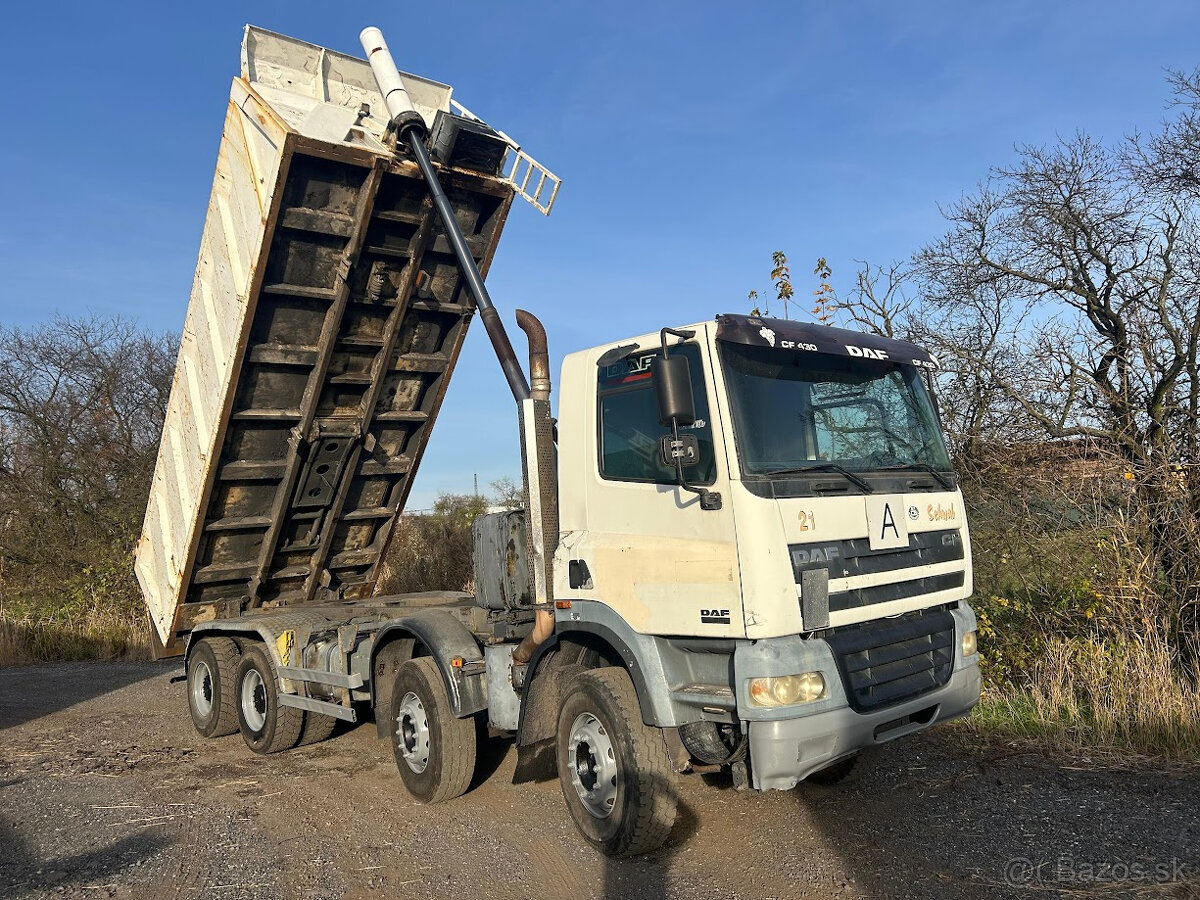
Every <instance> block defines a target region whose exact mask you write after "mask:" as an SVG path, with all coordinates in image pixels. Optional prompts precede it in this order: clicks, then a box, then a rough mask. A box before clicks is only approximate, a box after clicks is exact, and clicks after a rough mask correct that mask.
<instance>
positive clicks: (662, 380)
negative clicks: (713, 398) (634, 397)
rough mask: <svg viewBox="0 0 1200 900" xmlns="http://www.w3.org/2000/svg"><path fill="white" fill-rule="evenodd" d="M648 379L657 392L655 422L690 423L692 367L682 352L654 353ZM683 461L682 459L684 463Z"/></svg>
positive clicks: (693, 405)
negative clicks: (672, 354)
mask: <svg viewBox="0 0 1200 900" xmlns="http://www.w3.org/2000/svg"><path fill="white" fill-rule="evenodd" d="M650 379H651V380H652V381H653V382H654V392H655V394H656V395H657V396H658V424H660V425H670V424H671V422H672V420H674V422H675V424H676V425H683V426H686V425H691V424H692V423H694V422H695V421H696V398H695V397H694V396H693V395H692V370H691V369H690V368H689V367H688V361H687V357H685V356H669V357H662V356H656V357H655V358H654V359H652V360H651V361H650ZM685 465H686V463H685Z"/></svg>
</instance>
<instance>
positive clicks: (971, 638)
mask: <svg viewBox="0 0 1200 900" xmlns="http://www.w3.org/2000/svg"><path fill="white" fill-rule="evenodd" d="M977 649H979V638H978V637H977V636H976V633H975V632H974V631H968V632H967V633H966V634H964V635H963V640H962V651H963V656H970V655H971V654H973V653H974V652H975V651H976V650H977Z"/></svg>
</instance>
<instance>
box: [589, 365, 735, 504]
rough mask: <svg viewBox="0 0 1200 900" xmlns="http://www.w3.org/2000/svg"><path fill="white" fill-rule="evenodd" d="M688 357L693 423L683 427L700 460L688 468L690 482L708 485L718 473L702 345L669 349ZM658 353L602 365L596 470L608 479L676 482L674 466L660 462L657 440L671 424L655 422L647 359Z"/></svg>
mask: <svg viewBox="0 0 1200 900" xmlns="http://www.w3.org/2000/svg"><path fill="white" fill-rule="evenodd" d="M677 353H678V354H682V355H683V356H685V357H687V361H688V367H689V368H690V369H691V373H692V392H693V393H694V394H695V397H696V422H695V424H694V425H690V426H687V427H686V428H681V429H680V431H681V432H690V433H692V434H694V435H696V440H697V443H698V444H699V445H700V464H699V465H698V466H695V467H694V468H690V469H687V470H686V471H685V475H686V477H687V480H688V482H689V483H691V484H712V483H713V481H714V480H715V478H716V457H715V454H714V453H713V439H712V425H711V423H710V422H709V418H708V392H707V390H706V388H705V386H704V369H703V366H702V364H701V361H700V350H699V348H697V347H696V345H695V344H684V345H682V346H680V347H678V348H675V347H672V348H671V355H672V356H674V355H675V354H677ZM660 355H661V353H660V352H655V353H647V354H643V355H637V356H631V357H629V358H628V359H624V360H622V361H621V362H619V363H617V364H616V365H613V366H608V367H607V368H603V369H601V370H600V372H599V375H598V378H599V382H598V387H599V390H598V392H597V393H598V406H599V410H598V415H599V429H600V435H599V436H600V441H599V444H600V475H601V477H603V478H606V479H608V480H610V481H646V482H654V483H656V484H674V483H675V470H674V469H673V468H670V467H668V466H665V465H663V463H662V460H661V459H660V458H659V451H658V441H659V438H661V437H662V436H663V435H665V434H669V433H670V430H671V429H670V428H668V427H666V426H664V425H659V424H658V403H657V401H656V399H655V396H654V385H652V384H651V383H650V360H652V359H654V358H655V357H656V356H660Z"/></svg>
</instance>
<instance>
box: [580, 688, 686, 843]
mask: <svg viewBox="0 0 1200 900" xmlns="http://www.w3.org/2000/svg"><path fill="white" fill-rule="evenodd" d="M557 756H558V779H559V783H560V785H561V786H562V792H563V797H564V798H565V799H566V801H567V809H568V810H570V813H571V818H572V819H573V820H574V822H575V826H576V827H577V828H578V829H579V832H580V833H581V834H582V835H583V837H584V839H586V840H587V842H588V843H589V844H591V845H592V846H593V847H595V848H596V849H597V850H600V851H601V852H603V853H605V854H607V855H609V856H635V855H637V854H639V853H648V852H650V851H651V850H657V849H658V848H659V847H661V846H662V844H663V842H664V841H666V839H667V837H668V836H669V835H670V833H671V826H672V825H673V824H674V823H675V804H676V794H675V773H674V770H673V768H672V766H671V756H670V753H669V752H668V750H667V745H666V742H665V741H664V740H663V736H662V732H661V731H660V730H659V729H657V728H654V727H652V726H649V725H646V724H644V723H643V722H642V715H641V709H640V707H639V705H638V699H637V692H636V691H635V690H634V687H633V682H632V681H631V680H630V678H629V674H628V673H627V672H626V671H625V670H624V669H620V668H615V667H614V668H606V669H593V670H591V671H588V672H584V673H582V674H580V675H577V676H576V677H575V678H574V679H573V680H572V681H571V683H570V684H568V685H567V686H566V689H565V691H564V694H563V700H562V705H561V707H560V709H559V714H558V738H557Z"/></svg>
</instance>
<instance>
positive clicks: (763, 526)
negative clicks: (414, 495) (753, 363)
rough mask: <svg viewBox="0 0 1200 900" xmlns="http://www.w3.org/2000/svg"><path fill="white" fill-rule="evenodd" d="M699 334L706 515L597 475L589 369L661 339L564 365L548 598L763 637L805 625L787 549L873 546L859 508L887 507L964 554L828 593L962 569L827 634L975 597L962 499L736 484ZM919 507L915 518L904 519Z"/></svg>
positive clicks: (660, 493)
mask: <svg viewBox="0 0 1200 900" xmlns="http://www.w3.org/2000/svg"><path fill="white" fill-rule="evenodd" d="M687 330H692V331H695V333H696V337H695V341H696V342H697V343H698V344H699V345H700V346H701V349H702V355H703V360H704V380H705V383H706V387H707V391H708V397H707V399H708V408H709V412H710V417H711V419H712V424H713V429H712V431H713V442H714V451H715V455H716V460H717V466H716V469H717V471H716V481H715V483H713V484H712V485H709V486H708V487H709V488H710V490H712V491H715V492H718V493H720V494H721V496H722V500H723V502H722V506H721V509H719V510H704V509H701V507H700V503H699V501H698V499H697V497H696V495H694V494H692V493H689V492H687V491H685V490H683V489H682V488H680V487H678V486H675V485H665V484H647V483H634V482H624V481H612V480H606V479H604V478H602V477H601V475H600V470H599V464H598V456H599V448H598V444H597V442H598V436H597V427H596V421H597V414H596V409H597V378H596V372H597V360H598V359H599V358H600V357H601V356H602V355H603V354H604V353H605V352H606V351H609V350H611V349H612V348H613V347H616V346H618V345H628V344H631V343H632V344H636V346H637V351H633V352H635V353H636V352H638V351H650V350H654V349H656V348H657V347H658V346H659V335H657V334H650V335H643V336H641V337H639V338H635V339H633V340H632V341H620V342H617V343H613V344H607V345H604V346H600V347H594V348H592V349H590V350H584V351H582V352H579V353H573V354H570V355H568V356H567V357H566V359H565V360H564V361H563V368H562V378H561V380H560V385H561V387H560V391H559V412H558V432H559V489H560V517H561V518H560V526H561V531H562V537H561V542H560V545H559V547H558V551H557V554H556V556H555V565H554V573H555V588H554V591H555V594H554V595H555V599H556V600H571V599H578V600H598V601H600V602H601V603H604V604H605V605H607V606H609V607H611V608H612V609H613V610H614V611H615V612H617V613H618V614H619V615H620V616H621V617H622V618H623V619H624V620H625V621H626V622H628V623H629V625H630V626H631V627H632V628H633V629H634V630H635V631H637V632H640V633H642V634H651V635H677V636H678V635H686V636H698V637H712V638H750V639H762V638H770V637H779V636H783V635H792V634H800V633H803V632H805V631H810V630H812V628H811V627H806V624H805V623H804V622H803V621H802V619H801V612H800V603H799V602H798V597H799V587H798V585H797V583H796V577H795V572H794V570H793V568H792V564H791V559H790V556H789V549H788V548H789V545H796V544H805V543H818V544H819V543H820V542H822V541H839V540H846V539H852V538H867V537H868V506H870V505H872V504H876V505H877V504H879V503H881V502H885V501H886V502H890V503H891V504H892V506H893V508H894V509H895V510H897V511H898V512H899V513H900V516H901V520H902V521H901V522H900V527H901V529H906V532H907V533H913V534H915V533H918V532H925V531H944V530H947V529H958V531H959V534H960V535H961V538H962V540H963V543H964V554H963V556H964V558H963V559H962V560H960V561H956V562H951V563H940V564H936V565H933V566H928V565H927V566H921V567H916V568H911V569H904V570H899V571H889V572H884V573H880V574H875V575H860V576H856V577H853V578H842V579H831V580H830V582H829V591H830V593H833V592H836V591H844V590H853V589H856V588H861V587H867V586H870V585H876V584H883V583H890V582H899V581H904V580H906V579H915V578H919V577H926V576H931V575H936V574H942V573H944V572H950V571H960V570H962V571H964V579H963V585H962V587H956V588H954V589H952V590H945V591H939V592H936V593H929V594H922V595H918V596H914V597H909V598H905V599H901V600H896V601H891V602H886V603H878V604H874V605H870V606H862V607H858V608H854V609H849V610H844V611H834V612H831V613H830V617H829V623H828V624H829V626H833V627H836V626H839V625H847V624H850V623H854V622H862V621H868V620H873V619H879V618H883V617H886V616H893V615H896V614H898V613H903V612H908V611H910V610H914V609H921V608H924V607H929V606H934V605H939V604H945V603H949V602H952V601H957V600H965V599H966V598H967V597H969V596H970V594H971V589H972V588H971V562H970V545H969V542H968V539H967V527H966V519H965V517H964V515H963V500H962V494H961V492H959V491H958V490H952V491H935V492H920V493H913V494H897V495H890V496H883V495H880V494H872V495H865V496H864V495H860V494H853V495H847V496H834V497H805V498H787V499H769V498H763V497H760V496H756V495H755V494H753V493H751V492H750V491H749V490H748V489H747V488H746V487H745V485H744V484H743V482H742V479H741V475H740V471H739V466H738V461H737V451H736V444H735V435H734V431H733V427H732V422H731V416H730V401H729V396H728V394H727V392H726V388H725V381H724V378H723V376H722V372H721V367H720V366H719V365H717V364H715V360H716V358H717V357H716V337H715V335H716V324H715V323H713V322H702V323H698V324H696V325H692V326H688V329H687ZM910 508H911V509H912V510H914V511H915V516H914V515H913V513H912V512H910ZM571 560H582V561H584V562H586V564H587V567H588V570H589V571H590V573H591V575H592V579H593V586H592V587H591V588H574V589H573V588H572V587H571V586H570V584H569V580H568V571H569V563H570V561H571ZM713 608H718V609H727V610H729V611H730V623H729V624H728V625H724V624H705V623H702V622H701V621H700V613H699V611H700V610H702V609H713Z"/></svg>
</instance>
